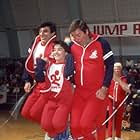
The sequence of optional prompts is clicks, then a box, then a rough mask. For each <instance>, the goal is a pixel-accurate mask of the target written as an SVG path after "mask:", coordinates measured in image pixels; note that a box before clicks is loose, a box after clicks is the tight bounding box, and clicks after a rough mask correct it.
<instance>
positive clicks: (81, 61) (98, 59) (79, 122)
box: [71, 35, 113, 140]
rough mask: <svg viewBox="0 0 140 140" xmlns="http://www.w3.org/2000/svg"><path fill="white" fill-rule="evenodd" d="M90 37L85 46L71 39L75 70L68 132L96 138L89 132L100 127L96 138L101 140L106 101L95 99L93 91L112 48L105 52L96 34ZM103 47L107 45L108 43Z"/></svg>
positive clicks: (99, 83) (87, 137) (84, 137)
mask: <svg viewBox="0 0 140 140" xmlns="http://www.w3.org/2000/svg"><path fill="white" fill-rule="evenodd" d="M92 38H93V40H92V42H90V43H89V44H88V45H87V46H86V47H83V46H81V45H80V44H78V43H77V42H74V44H73V45H72V46H71V53H72V55H73V57H74V61H75V71H76V73H75V84H76V88H75V91H74V97H73V104H72V113H71V132H72V136H73V137H74V138H76V139H77V138H78V137H83V138H82V139H84V140H95V137H94V135H93V134H92V131H94V130H95V129H96V128H100V129H99V131H97V137H98V140H104V139H105V133H104V132H105V131H104V130H105V126H103V127H101V125H102V123H103V122H104V121H105V117H106V107H107V100H106V99H105V100H100V99H98V98H96V91H97V90H98V89H100V88H101V87H102V85H103V81H104V77H105V67H104V66H105V65H104V62H105V60H107V59H108V58H110V57H111V56H112V51H111V50H110V49H108V51H106V52H105V53H104V51H103V48H102V47H103V46H102V44H101V42H100V41H99V40H98V39H99V36H97V35H93V36H92ZM106 47H107V48H108V46H106ZM106 56H108V57H106ZM109 66H110V65H109ZM112 66H113V65H112ZM111 72H112V70H111ZM110 74H111V73H110Z"/></svg>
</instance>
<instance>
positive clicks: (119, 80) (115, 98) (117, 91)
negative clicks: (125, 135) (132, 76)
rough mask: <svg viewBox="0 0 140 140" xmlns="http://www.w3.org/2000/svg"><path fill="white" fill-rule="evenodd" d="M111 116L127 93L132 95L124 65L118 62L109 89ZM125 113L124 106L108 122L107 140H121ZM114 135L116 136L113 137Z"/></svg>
mask: <svg viewBox="0 0 140 140" xmlns="http://www.w3.org/2000/svg"><path fill="white" fill-rule="evenodd" d="M108 92H109V95H108V96H109V103H108V104H109V116H110V115H111V114H112V113H113V111H114V110H115V109H116V108H117V107H118V106H119V105H120V103H121V102H122V101H123V99H124V98H125V96H126V93H128V92H129V93H130V88H129V85H128V84H127V79H126V77H125V76H123V74H122V64H121V63H120V62H116V63H115V64H114V75H113V79H112V81H111V85H110V87H109V90H108ZM123 113H124V106H123V105H122V106H121V107H120V108H119V109H118V111H117V113H116V114H115V115H114V116H113V117H112V118H111V119H110V120H109V122H108V131H107V132H108V133H107V134H108V138H107V139H106V140H113V137H115V140H121V126H122V117H123ZM113 134H114V135H113Z"/></svg>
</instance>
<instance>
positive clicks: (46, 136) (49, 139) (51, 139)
mask: <svg viewBox="0 0 140 140" xmlns="http://www.w3.org/2000/svg"><path fill="white" fill-rule="evenodd" d="M44 140H54V138H51V137H49V136H48V135H47V133H46V134H45V139H44Z"/></svg>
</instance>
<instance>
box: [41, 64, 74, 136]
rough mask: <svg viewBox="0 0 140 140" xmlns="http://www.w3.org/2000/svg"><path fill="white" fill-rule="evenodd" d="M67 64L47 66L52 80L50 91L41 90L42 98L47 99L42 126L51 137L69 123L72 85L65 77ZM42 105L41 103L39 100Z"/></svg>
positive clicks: (48, 74) (48, 75)
mask: <svg viewBox="0 0 140 140" xmlns="http://www.w3.org/2000/svg"><path fill="white" fill-rule="evenodd" d="M64 66H65V64H55V63H52V64H51V65H50V66H49V67H47V69H48V70H47V75H46V77H48V78H49V80H50V82H51V88H50V91H46V90H45V89H44V90H40V92H41V97H40V98H42V99H41V100H46V98H45V96H47V101H46V104H45V106H44V108H43V113H42V117H41V127H42V128H43V129H44V130H45V131H46V132H47V133H48V135H49V136H50V137H55V136H56V135H57V134H59V133H61V132H63V131H64V130H65V129H66V127H67V123H68V117H69V113H70V109H71V105H72V97H73V93H72V86H71V83H70V81H68V80H66V78H65V77H64ZM38 105H39V106H40V103H39V102H38Z"/></svg>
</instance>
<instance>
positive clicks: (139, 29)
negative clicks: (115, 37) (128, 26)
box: [133, 24, 140, 34]
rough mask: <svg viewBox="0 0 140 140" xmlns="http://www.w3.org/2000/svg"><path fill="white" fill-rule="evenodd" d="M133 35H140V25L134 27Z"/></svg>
mask: <svg viewBox="0 0 140 140" xmlns="http://www.w3.org/2000/svg"><path fill="white" fill-rule="evenodd" d="M133 33H134V34H140V24H134V25H133Z"/></svg>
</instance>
